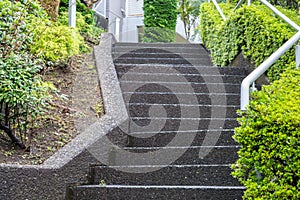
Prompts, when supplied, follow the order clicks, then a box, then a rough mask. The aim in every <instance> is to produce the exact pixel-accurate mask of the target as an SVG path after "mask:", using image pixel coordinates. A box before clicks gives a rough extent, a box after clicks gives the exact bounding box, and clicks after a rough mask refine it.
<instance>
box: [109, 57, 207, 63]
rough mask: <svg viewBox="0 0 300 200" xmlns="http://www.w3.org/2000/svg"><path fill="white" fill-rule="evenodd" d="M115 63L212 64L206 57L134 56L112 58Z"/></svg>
mask: <svg viewBox="0 0 300 200" xmlns="http://www.w3.org/2000/svg"><path fill="white" fill-rule="evenodd" d="M114 63H115V64H126V63H129V64H152V63H153V64H173V65H180V64H192V65H212V64H211V60H210V59H209V58H207V57H204V56H203V57H202V58H201V57H200V58H186V59H183V58H169V57H166V58H162V57H161V58H146V57H144V58H135V57H127V56H124V57H119V58H117V59H115V60H114Z"/></svg>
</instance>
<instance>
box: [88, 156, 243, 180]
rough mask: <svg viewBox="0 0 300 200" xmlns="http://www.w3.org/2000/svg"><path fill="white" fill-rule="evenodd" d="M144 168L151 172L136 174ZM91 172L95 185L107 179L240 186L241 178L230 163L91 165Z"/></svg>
mask: <svg viewBox="0 0 300 200" xmlns="http://www.w3.org/2000/svg"><path fill="white" fill-rule="evenodd" d="M133 159H134V158H133ZM112 167H113V168H112ZM126 171H127V172H126ZM141 171H145V172H147V171H148V173H135V172H141ZM151 171H152V172H151ZM91 172H92V174H91V175H92V177H93V180H92V184H99V183H100V182H101V180H104V182H105V183H106V184H107V185H114V184H117V185H119V184H120V185H219V186H240V184H239V183H238V181H237V180H236V179H235V178H233V177H232V176H231V175H230V174H231V172H232V170H231V168H230V165H169V166H164V165H140V166H111V167H108V166H98V165H95V166H92V167H91ZM129 172H133V173H129ZM150 172H151V173H150Z"/></svg>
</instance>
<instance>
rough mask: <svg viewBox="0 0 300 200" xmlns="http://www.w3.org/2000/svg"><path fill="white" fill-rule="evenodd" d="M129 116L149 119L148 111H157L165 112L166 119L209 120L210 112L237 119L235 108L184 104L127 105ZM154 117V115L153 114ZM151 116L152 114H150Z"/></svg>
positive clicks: (236, 108)
mask: <svg viewBox="0 0 300 200" xmlns="http://www.w3.org/2000/svg"><path fill="white" fill-rule="evenodd" d="M127 108H128V111H129V115H130V116H131V117H149V115H150V114H149V111H150V109H154V110H157V111H159V110H160V111H161V110H162V109H164V110H165V112H166V115H167V116H168V117H183V118H186V117H200V118H210V117H212V112H214V115H215V116H219V117H220V116H222V115H224V117H228V118H237V117H238V114H237V110H238V109H239V108H238V107H236V106H209V105H184V104H165V105H164V104H162V105H161V104H135V103H130V104H127ZM154 115H155V114H154ZM152 116H153V114H152ZM156 116H159V115H156Z"/></svg>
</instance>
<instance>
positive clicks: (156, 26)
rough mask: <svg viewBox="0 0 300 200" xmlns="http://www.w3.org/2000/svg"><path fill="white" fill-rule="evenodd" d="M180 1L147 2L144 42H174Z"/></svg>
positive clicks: (152, 0)
mask: <svg viewBox="0 0 300 200" xmlns="http://www.w3.org/2000/svg"><path fill="white" fill-rule="evenodd" d="M177 2H178V0H145V1H144V7H143V9H144V24H145V33H144V36H143V42H173V41H174V40H175V34H176V32H175V28H176V21H177Z"/></svg>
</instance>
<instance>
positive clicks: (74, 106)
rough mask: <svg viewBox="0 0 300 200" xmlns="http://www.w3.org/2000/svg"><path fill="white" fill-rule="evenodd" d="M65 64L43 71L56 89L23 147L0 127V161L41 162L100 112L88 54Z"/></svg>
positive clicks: (99, 97)
mask: <svg viewBox="0 0 300 200" xmlns="http://www.w3.org/2000/svg"><path fill="white" fill-rule="evenodd" d="M67 66H68V67H66V66H63V67H56V68H54V69H51V70H48V71H45V72H44V74H43V79H44V81H48V82H52V83H53V84H54V86H55V87H56V89H57V90H56V91H54V92H53V93H52V97H53V100H52V102H50V103H49V106H48V109H47V111H46V112H45V113H44V114H43V115H42V116H40V117H39V118H38V120H37V121H36V122H37V125H38V126H37V127H38V128H35V129H33V130H32V139H31V142H30V143H29V144H26V146H27V147H28V148H27V149H26V150H22V149H19V148H18V147H17V146H15V145H13V144H12V143H11V141H10V140H9V138H8V136H7V135H6V134H5V133H4V132H1V131H0V163H7V164H31V165H39V164H42V163H43V161H45V160H46V159H47V158H49V157H50V156H51V155H53V154H54V153H55V152H56V151H57V150H59V149H60V148H61V147H63V146H64V145H65V144H67V143H68V142H70V141H71V140H72V139H73V138H74V137H76V135H78V134H79V133H80V132H81V131H83V130H84V129H85V128H86V127H87V126H89V125H90V124H92V123H93V122H95V120H97V119H98V118H99V117H100V116H101V115H102V114H103V112H104V109H103V104H102V98H101V92H100V87H99V83H98V78H97V77H98V75H97V71H96V68H95V63H94V60H93V58H92V55H91V54H88V55H84V56H77V57H73V58H72V59H70V60H69V63H68V65H67ZM27 143H28V142H27Z"/></svg>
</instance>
